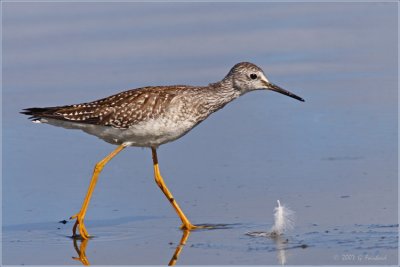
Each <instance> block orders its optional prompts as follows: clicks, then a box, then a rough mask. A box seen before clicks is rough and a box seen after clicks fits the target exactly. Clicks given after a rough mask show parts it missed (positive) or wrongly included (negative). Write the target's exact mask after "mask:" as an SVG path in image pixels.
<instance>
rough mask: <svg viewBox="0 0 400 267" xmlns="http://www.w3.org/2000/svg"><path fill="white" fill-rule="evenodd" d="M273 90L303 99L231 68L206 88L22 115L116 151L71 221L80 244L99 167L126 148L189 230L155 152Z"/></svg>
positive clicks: (160, 90)
mask: <svg viewBox="0 0 400 267" xmlns="http://www.w3.org/2000/svg"><path fill="white" fill-rule="evenodd" d="M262 89H267V90H272V91H276V92H279V93H282V94H285V95H287V96H290V97H292V98H295V99H297V100H300V101H304V100H303V99H302V98H300V97H298V96H296V95H294V94H292V93H290V92H288V91H286V90H284V89H282V88H280V87H278V86H276V85H274V84H272V83H270V82H269V81H268V79H267V78H266V76H265V74H264V73H263V71H262V70H261V69H260V68H259V67H257V66H256V65H254V64H252V63H248V62H242V63H238V64H236V65H235V66H234V67H233V68H232V69H231V70H230V71H229V73H228V74H227V75H226V76H225V78H224V79H222V80H221V81H219V82H216V83H212V84H209V85H208V86H203V87H200V86H186V85H175V86H152V87H143V88H138V89H132V90H128V91H125V92H122V93H119V94H116V95H112V96H109V97H106V98H103V99H99V100H96V101H93V102H88V103H82V104H75V105H67V106H58V107H46V108H28V109H25V110H24V111H23V112H21V113H23V114H26V115H30V116H31V117H30V119H32V120H33V121H34V122H43V123H48V124H52V125H55V126H60V127H64V128H68V129H81V130H83V131H85V132H86V133H89V134H92V135H95V136H97V137H99V138H101V139H103V140H104V141H106V142H109V143H112V144H117V145H119V146H118V148H117V149H116V150H115V151H114V152H112V153H111V154H110V155H109V156H107V157H106V158H104V159H103V160H102V161H100V162H99V163H98V164H97V165H96V168H95V171H94V173H93V177H92V182H91V185H90V187H89V191H88V193H87V195H86V198H85V200H84V203H83V205H82V208H81V210H80V211H79V212H78V213H77V214H76V215H74V216H73V218H76V219H77V221H76V223H75V226H74V229H73V233H74V235H76V229H77V228H78V229H79V232H80V234H81V236H82V237H83V238H88V237H89V235H88V233H87V231H86V228H85V226H84V217H85V214H86V210H87V207H88V205H89V201H90V198H91V194H92V192H93V189H94V186H95V184H96V181H97V177H98V175H99V173H100V172H101V170H102V168H103V167H104V165H105V164H106V163H107V162H108V161H109V160H111V159H112V158H113V157H114V156H115V155H116V154H118V153H119V152H120V151H122V150H123V149H124V148H125V147H127V146H141V147H149V148H151V149H152V154H153V163H154V176H155V179H156V182H157V184H158V185H159V187H160V188H161V190H162V191H163V193H164V194H165V195H166V196H167V198H168V199H169V201H170V202H171V204H172V206H173V207H174V209H175V211H176V212H177V213H178V215H179V217H180V219H181V220H182V228H184V229H188V230H190V229H194V228H196V226H194V225H192V224H191V223H190V221H189V220H188V219H187V218H186V216H185V215H184V213H183V212H182V210H181V209H180V207H179V205H178V204H177V203H176V201H175V199H174V198H173V196H172V194H171V193H170V192H169V190H168V188H167V187H166V185H165V183H164V181H163V179H162V177H161V174H160V172H159V169H158V159H157V153H156V149H157V147H158V146H159V145H162V144H165V143H167V142H171V141H174V140H176V139H178V138H180V137H181V136H183V135H184V134H186V133H187V132H189V131H190V130H191V129H192V128H193V127H195V126H196V125H197V124H199V123H200V122H202V121H203V120H205V119H206V118H207V117H208V116H209V115H210V114H212V113H213V112H215V111H217V110H219V109H221V108H222V107H224V106H225V105H226V104H228V103H229V102H231V101H232V100H234V99H236V98H238V97H239V96H241V95H243V94H245V93H247V92H250V91H254V90H262Z"/></svg>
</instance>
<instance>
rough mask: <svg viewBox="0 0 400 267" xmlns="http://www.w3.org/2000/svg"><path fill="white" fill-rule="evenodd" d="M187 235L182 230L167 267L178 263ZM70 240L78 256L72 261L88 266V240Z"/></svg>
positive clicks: (186, 231) (187, 232)
mask: <svg viewBox="0 0 400 267" xmlns="http://www.w3.org/2000/svg"><path fill="white" fill-rule="evenodd" d="M189 235H190V230H182V238H181V241H180V242H179V244H178V246H177V247H176V249H175V252H174V255H172V258H171V260H170V261H169V263H168V265H169V266H172V265H175V264H176V262H177V261H178V258H179V255H180V254H181V252H182V249H183V247H184V246H185V244H186V241H187V239H188V238H189ZM72 239H73V244H74V248H75V251H76V253H77V254H78V257H72V258H73V259H74V260H77V261H80V262H81V263H82V264H83V265H90V262H89V260H88V258H87V257H86V247H87V245H88V242H89V239H82V238H72ZM78 241H80V242H81V243H80V246H78ZM132 264H134V263H132Z"/></svg>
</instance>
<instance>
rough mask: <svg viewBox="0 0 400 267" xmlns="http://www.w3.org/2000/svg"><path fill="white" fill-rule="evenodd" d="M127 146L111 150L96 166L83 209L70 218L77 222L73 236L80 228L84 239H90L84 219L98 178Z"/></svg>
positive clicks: (73, 229)
mask: <svg viewBox="0 0 400 267" xmlns="http://www.w3.org/2000/svg"><path fill="white" fill-rule="evenodd" d="M125 147H126V146H125V145H120V146H119V147H117V149H115V150H114V151H113V152H111V153H110V154H109V155H108V156H107V157H105V158H104V159H102V160H101V161H99V162H98V163H97V164H96V166H95V167H94V171H93V175H92V180H91V181H90V185H89V188H88V191H87V193H86V197H85V200H84V201H83V204H82V207H81V210H80V211H79V212H78V213H77V214H75V215H74V216H71V218H70V219H75V218H76V222H75V224H74V227H73V228H72V233H73V236H77V234H76V229H77V228H78V230H79V233H80V235H81V237H82V238H83V239H88V238H89V234H88V232H87V230H86V227H85V224H84V222H83V221H84V219H85V215H86V211H87V208H88V206H89V202H90V198H91V197H92V194H93V190H94V188H95V186H96V183H97V179H98V177H99V174H100V172H101V171H102V170H103V167H104V166H105V165H106V164H107V162H109V161H110V160H111V159H112V158H113V157H115V156H116V155H117V154H118V153H119V152H121V151H122V150H123V149H124V148H125Z"/></svg>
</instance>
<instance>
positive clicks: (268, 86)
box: [265, 82, 304, 102]
mask: <svg viewBox="0 0 400 267" xmlns="http://www.w3.org/2000/svg"><path fill="white" fill-rule="evenodd" d="M265 87H266V89H268V90H272V91H275V92H278V93H281V94H283V95H287V96H290V97H292V98H294V99H297V100H299V101H302V102H304V99H303V98H301V97H300V96H297V95H295V94H293V93H291V92H289V91H286V90H285V89H283V88H281V87H279V86H277V85H275V84H273V83H270V82H265Z"/></svg>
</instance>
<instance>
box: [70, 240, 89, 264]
mask: <svg viewBox="0 0 400 267" xmlns="http://www.w3.org/2000/svg"><path fill="white" fill-rule="evenodd" d="M73 240H74V248H75V251H76V253H78V257H72V258H73V259H74V260H77V261H80V262H81V263H82V264H83V265H90V262H89V260H88V259H87V257H86V246H87V244H88V242H89V239H79V238H73ZM78 240H81V245H80V246H79V247H78Z"/></svg>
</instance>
